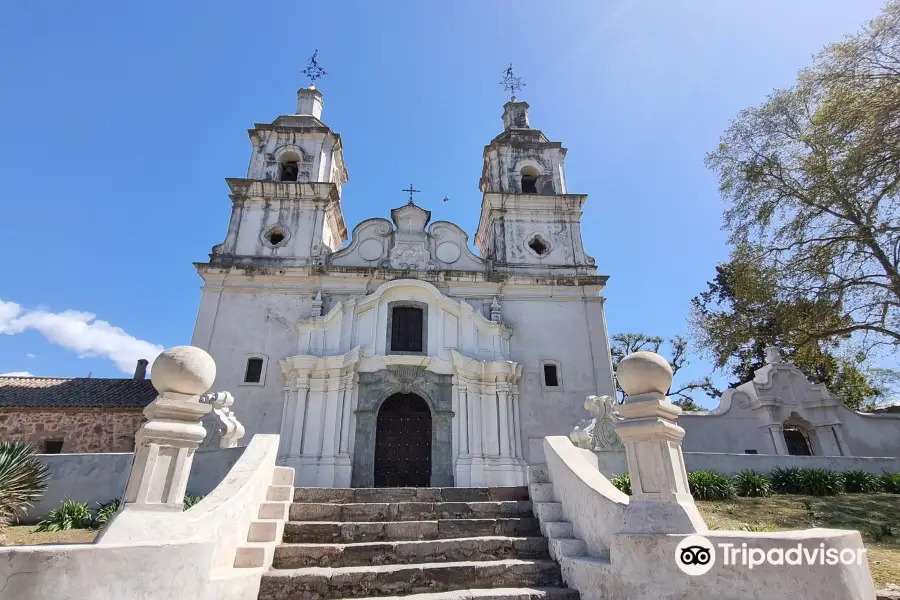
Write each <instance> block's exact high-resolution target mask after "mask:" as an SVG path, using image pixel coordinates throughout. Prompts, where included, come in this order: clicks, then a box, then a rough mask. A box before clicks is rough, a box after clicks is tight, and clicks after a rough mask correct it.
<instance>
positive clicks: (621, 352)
mask: <svg viewBox="0 0 900 600" xmlns="http://www.w3.org/2000/svg"><path fill="white" fill-rule="evenodd" d="M611 340H612V341H611V344H610V353H611V354H612V358H613V366H614V367H615V365H617V364H618V363H619V361H620V360H622V359H623V358H625V357H626V356H628V355H629V354H631V353H632V352H638V351H640V350H646V351H648V352H657V353H659V351H660V348H661V347H662V345H663V342H664V340H663V338H661V337H658V336H651V335H645V334H643V333H616V334H614V335H613V336H612V338H611ZM669 345H670V346H671V358H669V359H667V360H668V361H669V365H670V366H671V367H672V375H673V384H672V387H670V388H669V392H668V396H669V397H670V398H671V399H672V402H673V403H674V404H677V405H678V406H680V407H681V408H682V410H702V408H701V407H700V406H698V405H697V404H696V403H695V402H694V395H695V392H697V391H701V392H703V393H705V394H706V395H707V396H709V397H710V398H718V397H719V396H721V395H722V392H720V391H719V390H718V389H716V387H715V386H714V385H713V383H712V379H711V378H710V377H708V376H707V377H704V378H703V379H695V380H693V381H689V382H680V383H676V382H675V380H674V377H675V376H677V375H678V371H680V370H681V369H683V368H684V367H686V366H687V365H688V364H689V362H688V360H687V345H688V343H687V340H686V339H685V338H683V337H681V336H675V337H674V338H672V339H671V340H669ZM616 390H617V391H618V392H620V393H621V394H622V399H624V395H625V394H624V392H622V388H621V387H619V382H618V380H616Z"/></svg>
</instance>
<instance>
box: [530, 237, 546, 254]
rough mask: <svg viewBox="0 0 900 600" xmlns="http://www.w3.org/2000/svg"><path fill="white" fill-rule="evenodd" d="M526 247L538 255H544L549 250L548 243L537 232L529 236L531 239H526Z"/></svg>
mask: <svg viewBox="0 0 900 600" xmlns="http://www.w3.org/2000/svg"><path fill="white" fill-rule="evenodd" d="M528 247H529V248H530V249H531V250H532V251H533V252H534V253H535V254H537V255H538V256H546V255H547V253H548V252H550V243H549V242H548V241H547V240H545V239H544V238H543V237H542V236H541V235H540V234H539V233H536V234H534V235H533V236H531V239H530V240H528Z"/></svg>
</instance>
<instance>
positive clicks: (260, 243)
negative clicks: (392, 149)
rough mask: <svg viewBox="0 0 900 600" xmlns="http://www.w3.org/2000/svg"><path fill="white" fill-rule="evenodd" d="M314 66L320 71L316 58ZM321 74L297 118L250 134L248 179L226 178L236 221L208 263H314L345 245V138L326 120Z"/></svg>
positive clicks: (300, 100)
mask: <svg viewBox="0 0 900 600" xmlns="http://www.w3.org/2000/svg"><path fill="white" fill-rule="evenodd" d="M313 65H314V66H315V67H316V68H319V67H318V65H317V64H316V63H315V55H313V58H312V59H311V61H310V68H311V67H312V66H313ZM309 70H310V69H309V68H308V69H307V70H306V71H304V73H307V74H308V75H309V74H310V73H308V71H309ZM320 70H321V69H320ZM322 74H324V71H322V72H321V73H320V74H318V75H315V76H314V77H313V82H312V83H311V84H310V86H309V87H307V88H302V89H300V90H298V91H297V111H296V112H295V113H294V114H288V115H281V116H280V117H278V118H276V119H275V120H274V121H272V123H270V124H264V123H257V124H256V125H254V127H253V128H252V129H250V130H249V132H248V133H249V135H250V142H251V144H252V145H253V150H252V153H251V156H250V166H249V168H248V169H247V177H246V178H243V179H226V182H227V183H228V186H229V187H230V188H231V195H230V197H231V201H232V209H231V221H230V222H229V224H228V233H227V235H226V237H225V241H224V242H222V243H221V244H218V245H217V246H214V247H213V251H212V254H211V255H210V264H212V265H215V266H229V265H261V264H262V265H268V264H277V265H280V266H305V265H315V264H317V263H318V262H319V261H320V259H321V257H322V256H323V255H325V254H327V253H329V252H333V251H335V250H337V249H339V248H340V247H341V245H342V244H343V242H345V241H346V240H347V227H346V226H345V225H344V215H343V211H342V210H341V189H342V187H343V185H344V184H345V183H346V182H347V167H346V166H345V165H344V152H343V147H342V145H341V136H340V135H339V134H338V133H336V132H334V131H333V130H332V129H331V128H329V127H328V126H327V125H325V123H323V122H322V120H321V119H322V108H323V106H324V102H323V98H322V92H320V91H319V90H318V89H316V84H315V77H320V76H321V75H322Z"/></svg>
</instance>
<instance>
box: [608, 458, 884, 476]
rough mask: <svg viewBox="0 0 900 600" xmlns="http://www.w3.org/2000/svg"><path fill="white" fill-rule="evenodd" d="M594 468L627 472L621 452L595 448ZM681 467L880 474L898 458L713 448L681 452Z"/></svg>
mask: <svg viewBox="0 0 900 600" xmlns="http://www.w3.org/2000/svg"><path fill="white" fill-rule="evenodd" d="M594 454H595V455H596V460H597V468H598V469H599V470H600V472H601V473H603V475H605V476H606V477H612V476H613V475H619V474H622V473H627V472H628V461H627V460H626V459H625V453H624V452H595V453H594ZM684 467H685V469H687V470H688V471H710V470H712V471H718V472H720V473H724V474H725V475H736V474H737V473H740V472H741V471H744V470H746V469H753V470H754V471H760V472H762V473H770V472H771V471H773V470H774V469H775V468H777V467H781V468H787V467H800V468H816V469H831V470H832V471H838V472H844V471H850V470H853V469H861V470H863V471H867V472H869V473H875V474H876V475H880V474H881V473H883V472H885V471H887V472H889V473H900V459H898V458H892V457H881V458H872V457H866V456H780V455H775V454H719V453H713V452H685V453H684Z"/></svg>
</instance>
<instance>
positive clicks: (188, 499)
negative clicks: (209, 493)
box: [184, 494, 206, 510]
mask: <svg viewBox="0 0 900 600" xmlns="http://www.w3.org/2000/svg"><path fill="white" fill-rule="evenodd" d="M204 498H206V496H198V495H194V494H185V496H184V510H188V509H189V508H191V507H192V506H194V505H195V504H197V503H198V502H200V501H201V500H203V499H204Z"/></svg>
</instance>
